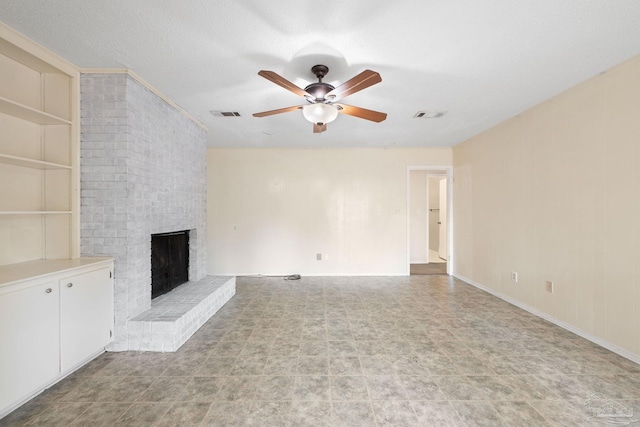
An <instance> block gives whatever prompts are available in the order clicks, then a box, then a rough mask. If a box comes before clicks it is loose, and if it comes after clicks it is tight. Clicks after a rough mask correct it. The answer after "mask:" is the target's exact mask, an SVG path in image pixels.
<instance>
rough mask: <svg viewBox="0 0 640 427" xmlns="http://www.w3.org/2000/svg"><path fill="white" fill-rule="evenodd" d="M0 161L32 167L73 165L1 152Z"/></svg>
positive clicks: (64, 167) (61, 167) (47, 167)
mask: <svg viewBox="0 0 640 427" xmlns="http://www.w3.org/2000/svg"><path fill="white" fill-rule="evenodd" d="M0 163H4V164H7V165H13V166H21V167H24V168H32V169H69V170H70V169H71V166H68V165H61V164H59V163H52V162H45V161H44V160H34V159H28V158H26V157H18V156H10V155H8V154H0Z"/></svg>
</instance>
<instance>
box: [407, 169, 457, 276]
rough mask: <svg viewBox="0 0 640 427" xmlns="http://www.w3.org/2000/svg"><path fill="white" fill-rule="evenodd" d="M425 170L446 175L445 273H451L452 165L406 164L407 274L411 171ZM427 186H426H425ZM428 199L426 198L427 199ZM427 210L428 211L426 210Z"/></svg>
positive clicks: (409, 244) (429, 172) (408, 269)
mask: <svg viewBox="0 0 640 427" xmlns="http://www.w3.org/2000/svg"><path fill="white" fill-rule="evenodd" d="M412 171H426V172H427V173H428V174H431V173H433V174H434V175H435V174H438V175H442V172H444V173H445V175H446V177H447V259H446V261H447V274H449V275H452V273H453V268H452V266H453V166H407V208H406V212H407V218H406V221H407V255H406V260H407V267H406V268H407V270H406V274H407V276H408V275H410V274H411V266H410V260H411V172H412ZM427 188H428V186H427ZM427 200H428V199H427ZM427 212H428V211H427Z"/></svg>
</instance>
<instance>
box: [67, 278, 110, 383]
mask: <svg viewBox="0 0 640 427" xmlns="http://www.w3.org/2000/svg"><path fill="white" fill-rule="evenodd" d="M59 284H60V367H61V370H62V372H65V371H68V370H69V369H71V368H73V367H74V366H76V365H78V364H79V363H81V362H82V361H83V360H85V359H87V357H90V356H91V355H93V354H94V353H95V352H96V349H99V348H103V347H104V346H106V345H107V344H108V343H109V342H111V336H112V331H113V285H112V280H111V269H110V268H102V269H100V270H95V271H91V272H88V273H83V274H77V275H74V276H69V277H66V278H64V279H62V280H60V282H59Z"/></svg>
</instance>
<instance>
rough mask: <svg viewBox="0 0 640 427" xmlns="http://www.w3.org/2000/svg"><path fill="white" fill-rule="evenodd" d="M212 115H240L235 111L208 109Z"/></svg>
mask: <svg viewBox="0 0 640 427" xmlns="http://www.w3.org/2000/svg"><path fill="white" fill-rule="evenodd" d="M209 112H210V113H211V115H212V116H213V117H240V113H238V112H237V111H214V110H211V111H209Z"/></svg>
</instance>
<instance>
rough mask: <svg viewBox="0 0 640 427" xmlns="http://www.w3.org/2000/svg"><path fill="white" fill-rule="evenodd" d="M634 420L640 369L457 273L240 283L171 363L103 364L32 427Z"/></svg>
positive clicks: (18, 416) (38, 406) (61, 391)
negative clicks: (232, 294)
mask: <svg viewBox="0 0 640 427" xmlns="http://www.w3.org/2000/svg"><path fill="white" fill-rule="evenodd" d="M638 418H640V365H637V364H634V363H632V362H629V361H627V360H626V359H624V358H622V357H619V356H617V355H615V354H613V353H611V352H609V351H607V350H605V349H603V348H601V347H599V346H597V345H595V344H592V343H590V342H588V341H586V340H584V339H581V338H579V337H577V336H575V335H573V334H571V333H569V332H566V331H564V330H563V329H560V328H558V327H556V326H553V325H551V324H549V323H547V322H545V321H543V320H541V319H539V318H537V317H535V316H532V315H530V314H528V313H526V312H524V311H522V310H520V309H517V308H515V307H513V306H511V305H509V304H507V303H505V302H502V301H500V300H498V299H497V298H495V297H492V296H490V295H488V294H486V293H484V292H482V291H480V290H477V289H475V288H473V287H471V286H469V285H467V284H465V283H463V282H461V281H459V280H456V279H454V278H451V277H448V276H413V277H395V278H388V277H385V278H362V277H361V278H304V277H303V278H302V280H299V281H283V280H282V279H278V278H260V279H256V278H244V279H242V278H239V279H238V283H237V294H236V296H235V297H234V298H233V299H232V300H231V301H229V303H227V305H225V306H224V307H223V308H222V309H221V310H220V311H219V312H218V313H217V314H216V315H215V316H214V317H213V318H212V319H211V320H210V321H209V322H208V323H206V324H205V325H204V326H203V327H202V328H201V329H200V330H199V331H198V332H197V333H196V334H195V335H194V336H193V338H192V339H190V340H189V341H188V342H187V343H186V344H185V345H184V346H183V347H182V348H180V349H179V350H178V351H177V352H176V353H164V354H161V353H138V352H127V353H106V354H104V355H102V356H101V357H99V358H98V359H96V360H94V361H93V362H91V363H90V364H88V365H87V366H86V367H84V368H82V369H81V370H80V371H78V372H77V373H75V374H73V375H72V376H71V377H69V378H67V379H66V380H64V381H63V382H61V383H59V384H57V385H56V386H54V387H52V388H51V389H49V390H47V391H45V392H44V393H43V394H42V395H40V396H38V397H37V398H35V399H33V400H32V401H30V402H28V403H27V404H25V405H24V406H22V407H21V408H19V409H17V410H16V411H14V412H13V413H11V414H9V415H8V416H7V417H6V418H4V419H3V420H0V425H36V426H65V427H66V426H113V425H125V426H127V425H128V426H235V425H243V426H244V425H248V426H251V425H257V426H349V427H353V426H438V425H442V426H467V425H470V426H471V425H474V426H476V425H478V426H483V425H486V426H577V425H594V426H596V425H599V426H606V425H614V424H613V422H614V421H618V424H619V421H624V422H627V423H628V424H630V425H633V423H636V425H640V422H639V421H637V420H638Z"/></svg>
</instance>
